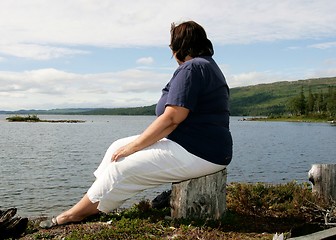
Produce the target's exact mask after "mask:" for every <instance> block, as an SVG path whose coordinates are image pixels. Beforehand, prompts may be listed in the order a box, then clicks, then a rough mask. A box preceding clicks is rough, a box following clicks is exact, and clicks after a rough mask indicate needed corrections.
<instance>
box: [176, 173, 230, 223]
mask: <svg viewBox="0 0 336 240" xmlns="http://www.w3.org/2000/svg"><path fill="white" fill-rule="evenodd" d="M226 178H227V171H226V169H224V170H222V171H219V172H216V173H214V174H211V175H206V176H203V177H200V178H194V179H190V180H187V181H183V182H179V183H173V185H172V192H171V199H170V205H171V217H172V218H188V219H212V220H218V219H220V218H221V217H223V216H224V214H225V211H226Z"/></svg>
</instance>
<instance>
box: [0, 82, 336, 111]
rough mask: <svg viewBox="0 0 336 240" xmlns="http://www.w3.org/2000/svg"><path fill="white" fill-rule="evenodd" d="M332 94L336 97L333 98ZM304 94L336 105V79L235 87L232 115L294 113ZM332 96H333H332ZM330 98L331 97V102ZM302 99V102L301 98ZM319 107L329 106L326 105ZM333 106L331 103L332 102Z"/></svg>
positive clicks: (132, 109) (103, 109) (139, 108)
mask: <svg viewBox="0 0 336 240" xmlns="http://www.w3.org/2000/svg"><path fill="white" fill-rule="evenodd" d="M331 93H332V97H330V96H329V95H330V94H331ZM302 94H303V95H304V96H305V99H306V101H308V100H309V99H308V98H309V96H314V98H315V100H316V101H326V100H328V101H330V100H332V99H333V101H334V103H331V104H334V105H336V103H335V101H336V99H335V98H336V97H335V94H336V77H332V78H317V79H307V80H298V81H289V82H276V83H270V84H259V85H254V86H247V87H237V88H231V99H230V110H231V115H232V116H268V115H271V114H274V115H277V114H285V113H288V112H289V111H290V109H291V108H292V107H293V106H291V105H293V104H294V103H295V102H294V101H293V99H294V100H295V99H297V98H298V97H300V95H301V100H302ZM328 94H329V95H328ZM326 96H329V97H328V99H327V98H326ZM298 100H300V99H298ZM319 104H325V105H327V103H326V102H324V103H323V102H322V103H319ZM328 104H329V106H331V104H330V103H328ZM334 107H335V106H334ZM0 113H2V114H79V115H83V114H85V115H154V113H155V105H151V106H144V107H134V108H86V109H84V108H74V109H53V110H20V111H11V112H8V111H0Z"/></svg>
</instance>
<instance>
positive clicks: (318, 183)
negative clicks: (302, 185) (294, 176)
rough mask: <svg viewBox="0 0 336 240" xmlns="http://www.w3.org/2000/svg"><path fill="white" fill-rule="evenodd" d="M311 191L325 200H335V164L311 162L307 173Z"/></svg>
mask: <svg viewBox="0 0 336 240" xmlns="http://www.w3.org/2000/svg"><path fill="white" fill-rule="evenodd" d="M308 176H309V181H311V182H312V183H313V192H315V193H317V194H319V195H320V196H321V197H322V198H324V199H325V200H326V201H328V202H330V201H331V200H333V201H336V164H313V165H312V168H311V169H310V170H309V173H308Z"/></svg>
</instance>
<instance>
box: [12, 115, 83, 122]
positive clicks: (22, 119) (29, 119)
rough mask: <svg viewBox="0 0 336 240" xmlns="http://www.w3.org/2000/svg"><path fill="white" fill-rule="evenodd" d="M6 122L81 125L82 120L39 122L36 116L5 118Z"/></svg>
mask: <svg viewBox="0 0 336 240" xmlns="http://www.w3.org/2000/svg"><path fill="white" fill-rule="evenodd" d="M6 120H7V121H8V122H50V123H83V122H85V121H84V120H41V119H40V118H39V117H37V116H36V115H28V116H26V117H23V116H13V117H7V118H6Z"/></svg>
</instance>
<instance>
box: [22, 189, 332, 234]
mask: <svg viewBox="0 0 336 240" xmlns="http://www.w3.org/2000/svg"><path fill="white" fill-rule="evenodd" d="M227 208H228V210H227V213H226V215H225V216H224V217H223V219H221V220H220V221H209V220H192V219H178V220H173V219H171V218H170V217H167V216H170V209H169V208H164V209H160V210H158V209H153V208H151V206H150V203H149V201H141V202H140V203H138V204H136V205H134V206H133V207H132V208H129V209H125V210H120V211H116V212H114V213H111V214H99V215H97V216H94V217H91V218H89V219H87V220H86V221H85V222H82V223H79V224H70V225H66V226H59V227H56V228H53V229H49V230H43V229H39V227H38V223H39V221H40V220H41V219H35V220H30V222H29V227H28V229H27V230H26V233H25V235H24V236H23V237H22V238H21V239H26V240H28V239H29V240H30V239H33V240H36V239H64V240H75V239H76V240H77V239H84V240H91V239H92V240H93V239H95V240H96V239H243V240H248V239H272V238H273V235H274V234H275V233H276V232H277V233H285V234H286V235H287V236H288V235H289V234H291V235H292V237H293V236H295V235H296V236H299V235H304V234H308V233H311V232H314V231H318V230H322V229H324V228H326V226H324V225H323V221H324V220H323V219H324V213H325V212H326V211H328V209H331V208H330V206H329V205H328V204H327V203H326V202H324V201H323V200H321V199H319V198H318V196H316V195H314V194H313V193H312V191H311V188H310V186H309V185H308V184H298V183H296V182H290V183H287V184H279V185H269V184H263V183H257V184H247V183H232V184H229V185H228V186H227ZM335 215H336V213H335ZM334 219H335V216H334Z"/></svg>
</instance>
